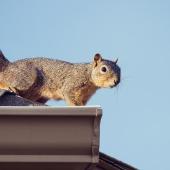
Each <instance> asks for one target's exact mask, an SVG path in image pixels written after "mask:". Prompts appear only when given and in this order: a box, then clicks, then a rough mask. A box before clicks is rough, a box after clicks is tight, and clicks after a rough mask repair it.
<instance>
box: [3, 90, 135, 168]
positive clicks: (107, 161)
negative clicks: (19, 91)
mask: <svg viewBox="0 0 170 170" xmlns="http://www.w3.org/2000/svg"><path fill="white" fill-rule="evenodd" d="M0 106H2V107H0V117H1V118H0V136H3V138H0V150H1V153H0V169H11V168H12V169H14V168H16V169H18V168H21V169H26V170H27V169H32V170H33V169H39V168H40V169H44V170H45V169H50V170H53V169H60V170H65V169H68V170H72V169H73V170H135V168H133V167H132V166H130V165H127V164H126V163H124V162H121V161H119V160H117V159H115V158H112V157H110V156H108V155H106V154H104V153H100V152H99V135H100V119H101V112H102V110H101V108H100V107H99V106H95V107H87V106H84V107H51V106H50V107H49V106H43V105H42V104H39V103H35V102H33V101H30V100H27V99H24V98H22V97H20V96H17V95H16V94H14V93H11V92H8V91H4V90H0ZM3 106H13V107H3ZM18 106H20V107H18ZM30 106H34V107H30Z"/></svg>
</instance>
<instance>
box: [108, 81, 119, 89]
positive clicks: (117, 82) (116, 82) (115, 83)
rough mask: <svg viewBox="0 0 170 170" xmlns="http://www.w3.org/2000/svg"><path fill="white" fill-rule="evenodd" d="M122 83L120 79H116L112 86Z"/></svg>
mask: <svg viewBox="0 0 170 170" xmlns="http://www.w3.org/2000/svg"><path fill="white" fill-rule="evenodd" d="M119 83H120V79H117V80H114V84H113V85H111V86H110V88H113V87H116V86H117V85H118V84H119Z"/></svg>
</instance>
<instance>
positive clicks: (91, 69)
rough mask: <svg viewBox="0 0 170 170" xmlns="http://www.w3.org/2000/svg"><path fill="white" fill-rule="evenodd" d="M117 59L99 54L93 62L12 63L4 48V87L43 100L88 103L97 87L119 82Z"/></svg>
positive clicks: (0, 62)
mask: <svg viewBox="0 0 170 170" xmlns="http://www.w3.org/2000/svg"><path fill="white" fill-rule="evenodd" d="M117 61H118V60H116V61H110V60H106V59H103V58H102V56H101V55H100V54H98V53H97V54H95V56H94V58H93V61H92V62H91V63H80V64H74V63H70V62H66V61H61V60H55V59H49V58H30V59H21V60H17V61H15V62H10V61H9V60H7V59H6V58H5V56H4V55H3V53H2V52H1V51H0V89H6V90H10V91H13V92H14V93H16V94H18V95H20V96H21V97H24V98H27V99H30V100H32V101H36V102H40V103H46V102H47V101H48V100H50V99H54V100H65V101H66V103H67V104H68V105H72V106H81V105H86V103H87V101H88V100H89V99H90V97H91V96H92V95H93V94H94V93H95V92H96V90H97V89H99V88H102V87H104V88H105V87H111V88H113V87H115V86H117V85H118V84H119V82H120V77H121V69H120V67H119V66H118V65H117Z"/></svg>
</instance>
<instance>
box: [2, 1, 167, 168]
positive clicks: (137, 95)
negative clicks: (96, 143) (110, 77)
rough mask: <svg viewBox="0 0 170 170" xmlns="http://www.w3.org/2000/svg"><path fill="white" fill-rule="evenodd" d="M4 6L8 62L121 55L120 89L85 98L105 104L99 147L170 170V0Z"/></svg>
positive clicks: (4, 45) (138, 162)
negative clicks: (32, 58)
mask: <svg viewBox="0 0 170 170" xmlns="http://www.w3.org/2000/svg"><path fill="white" fill-rule="evenodd" d="M0 7H1V10H0V49H1V50H2V51H3V52H4V54H5V55H6V56H7V57H8V59H9V60H11V61H14V60H17V59H22V58H27V57H33V56H46V57H49V58H56V59H61V60H67V61H71V62H91V61H92V60H93V56H94V54H95V53H97V52H99V53H101V54H102V55H103V57H104V58H107V59H111V60H112V59H115V58H117V57H118V58H119V65H120V66H121V68H122V82H121V84H120V86H119V88H115V89H101V90H99V91H98V92H97V93H96V95H95V96H93V97H92V99H91V100H90V101H89V103H88V105H96V104H99V105H101V107H102V108H103V118H102V124H101V147H100V150H101V151H102V152H105V153H107V154H109V155H111V156H113V157H115V158H117V159H120V160H122V161H125V162H127V163H129V164H131V165H134V166H136V167H138V168H139V169H142V170H160V169H161V170H168V169H170V164H169V162H170V133H169V129H170V104H169V101H170V90H169V88H170V75H169V74H170V2H169V1H164V0H160V1H158V0H154V1H153V0H150V1H148V0H143V1H136V0H134V1H132V0H129V1H123V0H120V1H116V0H106V1H104V0H93V1H90V0H86V1H81V0H70V1H68V0H67V1H66V0H62V1H59V0H36V1H35V0H29V1H28V0H27V1H26V0H12V1H11V0H0ZM48 104H50V105H56V106H59V105H62V106H63V105H65V103H64V102H54V101H50V102H49V103H48Z"/></svg>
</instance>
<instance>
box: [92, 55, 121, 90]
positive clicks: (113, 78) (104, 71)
mask: <svg viewBox="0 0 170 170" xmlns="http://www.w3.org/2000/svg"><path fill="white" fill-rule="evenodd" d="M117 61H118V60H116V61H110V60H105V59H103V58H102V57H101V55H100V54H96V55H95V56H94V60H93V63H92V67H93V69H92V74H91V78H92V81H93V83H94V84H95V85H96V86H97V87H111V88H112V87H115V86H117V85H118V84H119V82H120V76H121V70H120V67H119V66H118V65H117Z"/></svg>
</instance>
